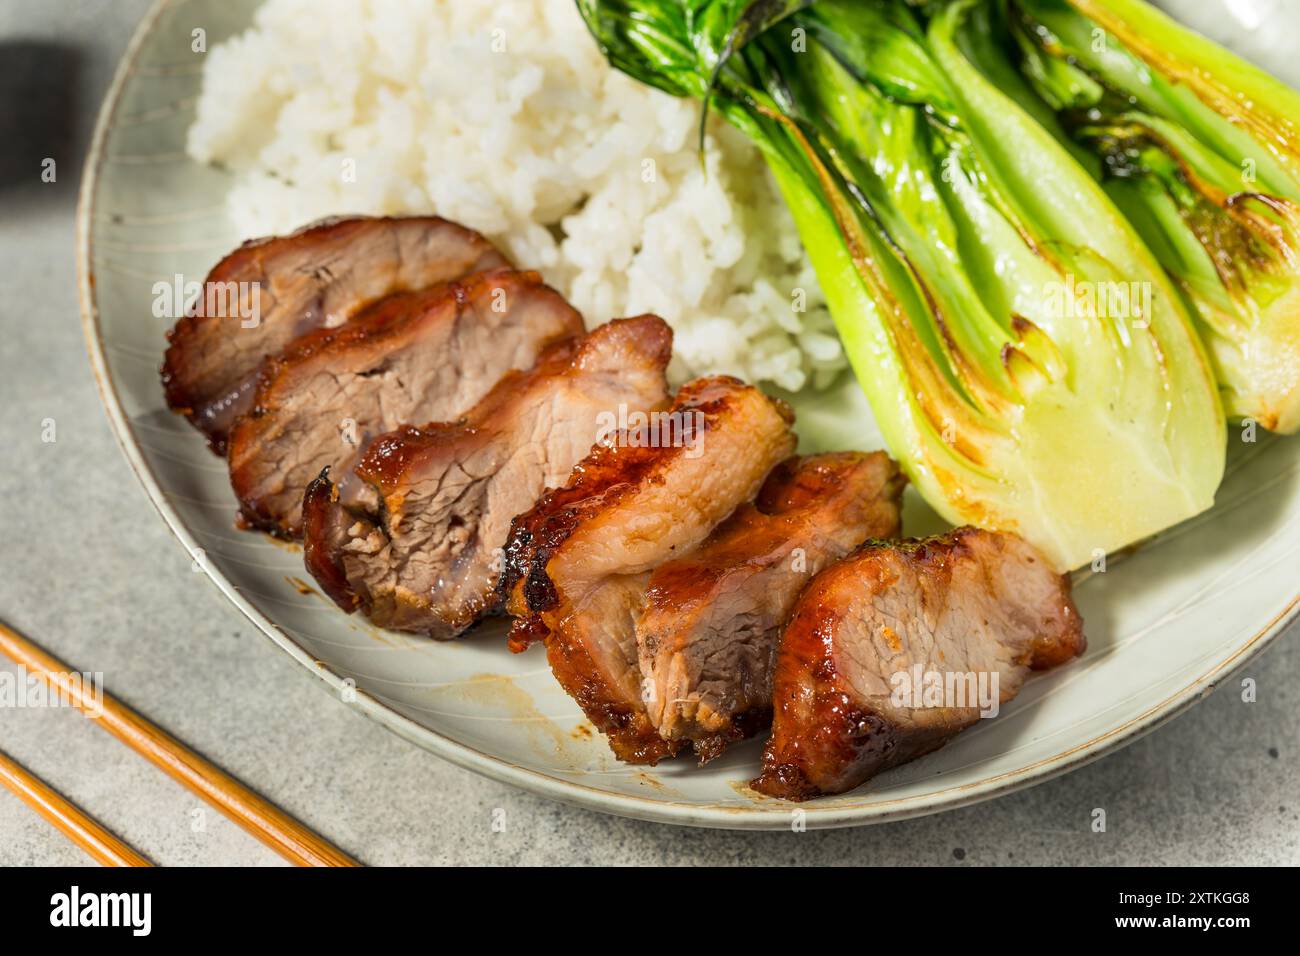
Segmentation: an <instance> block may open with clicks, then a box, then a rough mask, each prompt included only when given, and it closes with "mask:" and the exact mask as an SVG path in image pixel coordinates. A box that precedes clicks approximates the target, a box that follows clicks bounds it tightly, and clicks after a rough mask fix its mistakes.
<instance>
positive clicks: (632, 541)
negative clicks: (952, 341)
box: [502, 377, 795, 764]
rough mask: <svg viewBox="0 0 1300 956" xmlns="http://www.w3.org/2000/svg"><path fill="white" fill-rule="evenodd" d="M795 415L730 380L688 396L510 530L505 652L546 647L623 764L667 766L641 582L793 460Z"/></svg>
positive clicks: (638, 425)
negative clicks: (653, 697) (644, 645)
mask: <svg viewBox="0 0 1300 956" xmlns="http://www.w3.org/2000/svg"><path fill="white" fill-rule="evenodd" d="M791 421H792V415H791V413H790V411H789V409H788V408H786V407H785V406H784V405H783V404H781V403H779V402H776V401H773V400H772V399H769V398H767V397H765V396H764V395H763V394H762V393H761V392H759V391H758V390H757V389H755V388H753V387H752V386H748V385H745V384H743V383H741V382H739V381H737V380H736V379H733V378H727V377H716V378H707V379H701V380H698V381H696V382H693V383H690V384H688V385H686V386H685V387H683V388H682V390H681V392H679V393H678V396H677V399H676V401H675V402H674V403H673V406H672V408H671V409H670V410H669V414H668V415H667V416H657V417H656V418H654V419H652V420H650V421H647V422H629V423H628V424H629V427H628V428H626V429H623V430H621V431H620V432H619V433H618V434H617V435H615V436H613V437H612V438H611V440H609V441H608V442H606V443H604V444H602V445H600V446H598V447H597V448H595V449H594V450H593V451H592V453H591V454H590V455H589V456H587V458H585V459H584V460H583V461H581V462H579V463H578V465H577V466H576V467H575V468H574V470H573V474H572V476H571V477H570V479H569V481H568V483H567V484H566V485H565V486H564V487H562V488H558V489H555V490H553V491H549V492H547V493H546V494H545V495H543V496H542V498H541V499H540V500H539V501H538V503H537V504H536V506H534V507H533V508H532V509H531V510H530V511H528V512H525V513H524V514H522V515H520V516H519V517H518V518H516V519H515V521H514V524H513V526H512V529H511V533H510V538H509V542H508V544H507V545H506V555H505V557H506V567H505V574H504V575H503V578H502V590H503V593H504V594H506V595H507V598H508V602H509V603H508V608H509V611H510V613H512V614H514V615H516V617H517V618H519V620H518V621H516V624H515V627H514V629H513V630H512V632H511V633H512V647H513V648H514V649H516V650H521V649H523V647H525V646H527V643H528V642H529V641H532V640H537V639H544V640H545V641H546V646H547V657H548V659H549V661H550V663H551V667H552V670H553V671H554V672H555V676H556V678H557V679H558V680H559V682H560V684H561V685H562V686H563V687H564V689H565V690H566V691H568V693H569V694H570V696H572V697H573V698H574V699H575V700H577V701H578V703H579V704H580V705H581V706H582V708H583V710H584V711H585V712H586V714H587V716H588V718H589V719H590V720H591V721H592V722H593V723H594V724H595V725H596V726H597V727H598V728H599V729H600V730H601V731H603V732H604V733H605V734H606V735H607V737H608V738H609V743H610V747H611V749H612V750H613V751H614V753H615V754H616V755H617V756H618V757H619V758H621V759H623V760H626V761H629V762H633V763H650V764H653V763H655V762H657V761H658V760H660V759H662V758H663V757H666V756H669V755H671V754H672V753H675V752H676V751H677V750H678V749H679V747H680V744H679V743H674V742H671V741H666V740H664V739H663V738H662V737H661V736H660V735H659V733H658V731H657V730H656V728H655V726H654V723H653V722H652V721H651V720H650V718H649V715H648V714H647V711H646V707H645V703H644V701H643V697H642V694H643V688H642V681H641V675H640V670H639V665H638V662H637V647H636V630H635V625H636V620H637V618H638V617H639V616H640V613H641V611H642V609H643V608H644V604H645V586H646V584H647V582H648V580H649V576H650V572H651V571H653V570H654V569H655V568H656V567H658V566H659V565H660V564H662V563H664V562H665V561H667V560H669V559H671V558H673V557H675V556H677V555H681V554H686V553H688V552H689V551H690V550H691V549H693V548H695V547H696V546H698V545H699V544H700V543H701V542H702V541H704V539H705V538H707V537H708V535H709V533H710V532H711V531H712V530H713V528H714V527H715V526H717V524H718V523H719V522H721V521H722V520H723V519H725V518H726V517H727V516H728V515H729V514H730V513H731V512H732V511H734V510H735V509H736V507H738V506H739V505H741V504H743V503H744V502H746V501H749V500H750V499H752V498H753V497H754V495H755V494H756V493H757V491H758V489H759V487H760V486H761V484H762V481H763V479H764V477H765V476H766V475H767V473H768V471H769V470H771V468H772V467H773V466H774V465H776V464H777V463H778V462H779V461H781V460H782V459H784V458H786V457H787V456H788V455H789V454H790V453H791V452H792V451H793V450H794V444H795V439H794V435H793V433H792V432H791V431H790V427H789V426H790V422H791Z"/></svg>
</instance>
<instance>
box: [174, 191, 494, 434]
mask: <svg viewBox="0 0 1300 956" xmlns="http://www.w3.org/2000/svg"><path fill="white" fill-rule="evenodd" d="M507 265H509V263H508V262H506V260H505V258H504V257H503V256H502V255H501V254H500V253H499V252H497V251H496V249H494V248H493V247H492V245H491V244H490V243H489V242H488V241H487V240H486V239H484V238H483V237H482V236H480V235H479V234H478V233H476V232H473V231H472V230H469V229H466V228H464V227H462V226H458V225H456V224H455V223H452V222H448V221H446V220H445V219H438V218H437V217H433V216H422V217H410V218H397V219H372V218H366V217H359V218H347V219H330V220H325V221H323V222H318V223H315V224H313V225H310V226H307V227H305V228H303V229H300V230H299V231H297V232H295V233H293V234H292V235H288V236H277V237H273V238H268V239H256V240H253V241H252V242H246V243H244V244H243V245H242V246H240V247H239V248H238V249H236V250H235V251H234V252H232V253H231V254H230V255H228V256H226V258H224V259H222V260H221V261H220V262H219V263H217V265H216V267H215V268H214V269H213V270H212V271H211V272H210V273H209V274H208V277H207V279H206V280H205V281H204V285H203V294H202V295H201V296H200V297H199V301H198V302H197V303H196V305H195V307H194V308H193V310H192V312H193V314H190V315H185V316H182V317H181V319H180V320H179V321H178V322H177V323H176V325H175V327H173V328H172V330H171V331H170V332H169V333H168V334H167V339H168V342H169V343H170V344H169V346H168V349H167V355H166V359H165V360H164V362H163V367H162V379H163V386H164V388H165V390H166V395H167V404H168V406H170V407H171V408H172V410H174V411H177V412H181V413H183V414H184V415H185V416H186V417H187V418H189V420H190V421H191V422H192V423H193V424H194V425H195V427H197V428H198V429H199V430H200V431H202V432H203V433H204V434H205V435H206V436H207V437H208V443H209V445H211V447H212V449H213V451H215V452H217V453H218V454H224V452H225V443H226V435H227V432H228V431H229V429H230V426H231V425H232V424H233V423H234V421H235V419H236V418H238V417H239V416H240V415H242V414H244V413H245V412H246V411H247V410H248V409H249V407H250V406H251V403H252V397H253V394H252V393H253V389H254V387H255V385H256V382H257V373H258V369H259V368H260V367H261V365H262V362H263V360H264V359H266V358H268V357H270V356H272V355H275V354H277V353H278V352H280V350H281V349H283V348H284V347H285V346H287V345H288V344H289V343H290V342H291V341H292V340H293V339H295V338H297V337H298V336H299V335H302V334H304V333H306V332H309V331H311V330H312V329H316V328H321V327H326V328H330V327H333V326H337V325H340V324H341V323H343V322H344V321H346V320H347V319H348V318H350V317H351V316H353V315H355V314H356V313H357V312H359V311H360V310H361V309H362V308H363V307H365V306H366V305H368V304H370V303H371V302H374V301H376V300H378V299H381V298H384V297H385V296H388V295H392V294H394V293H398V292H411V291H415V290H417V289H424V288H427V287H429V286H432V285H437V284H438V283H441V282H447V281H450V280H452V279H459V278H462V277H464V276H468V275H472V274H473V273H475V272H481V271H483V270H485V269H498V268H502V267H504V266H507Z"/></svg>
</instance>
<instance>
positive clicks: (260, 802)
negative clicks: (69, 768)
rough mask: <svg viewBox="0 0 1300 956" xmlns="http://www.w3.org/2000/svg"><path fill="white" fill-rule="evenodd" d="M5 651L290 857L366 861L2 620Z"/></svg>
mask: <svg viewBox="0 0 1300 956" xmlns="http://www.w3.org/2000/svg"><path fill="white" fill-rule="evenodd" d="M0 653H3V654H4V655H5V656H6V657H8V658H9V659H11V660H12V661H14V662H15V663H17V664H21V665H22V666H23V667H25V668H26V669H27V671H28V673H29V674H35V675H36V676H37V677H39V678H40V679H41V680H43V681H44V682H45V683H46V684H47V685H49V686H50V687H52V688H58V690H59V691H61V692H62V694H63V695H64V699H66V700H67V701H68V702H70V703H71V704H72V705H73V706H75V707H77V708H78V709H79V710H82V711H86V712H88V713H90V714H92V715H95V722H96V723H98V724H99V726H100V727H102V728H103V729H104V730H106V731H108V732H109V733H110V734H112V735H113V736H114V737H116V738H117V739H118V740H120V741H122V742H123V743H124V744H126V745H127V746H128V747H130V748H131V749H132V750H135V751H136V752H137V753H139V754H142V755H143V756H145V757H146V758H148V759H149V760H150V761H152V762H153V764H154V765H155V766H157V767H159V768H160V769H161V770H162V771H163V772H164V773H166V774H167V775H168V776H169V777H171V778H172V779H174V780H177V781H179V782H180V783H181V784H183V785H184V786H186V787H188V788H189V789H190V790H192V791H193V792H194V793H196V794H198V795H199V796H200V797H202V798H203V799H204V800H206V801H207V802H208V803H210V804H212V806H214V807H216V808H217V809H218V810H220V811H221V812H222V813H224V814H225V815H226V816H228V817H229V818H230V819H231V820H233V821H235V822H236V823H238V824H239V825H240V826H241V827H243V828H244V829H245V830H247V831H248V832H249V833H251V834H252V835H253V836H255V837H257V838H258V839H259V840H261V841H262V842H263V843H265V844H266V845H267V846H269V847H270V848H271V849H273V850H275V851H276V852H277V853H279V854H280V855H281V856H283V857H285V858H286V859H288V860H291V861H292V862H294V863H296V864H298V865H299V866H360V865H361V864H359V863H358V862H357V861H356V860H354V859H353V858H352V857H350V856H348V855H347V854H346V853H344V852H343V851H342V850H340V849H339V848H338V847H336V846H334V845H333V844H332V843H330V842H329V841H327V840H326V839H325V838H324V837H321V836H319V835H317V834H316V833H313V832H312V831H311V830H309V829H308V828H307V827H305V826H303V824H301V823H299V822H298V821H297V820H295V819H294V818H293V817H291V816H289V815H288V814H287V813H285V812H284V811H283V810H281V809H280V808H279V807H277V806H275V804H273V803H271V802H269V801H267V800H266V799H264V798H263V797H260V796H258V795H257V794H256V793H254V792H253V791H252V790H249V789H248V788H247V787H245V786H244V785H243V784H242V783H240V782H239V781H238V780H236V779H235V778H234V777H232V776H230V774H228V773H226V772H225V771H224V770H222V769H221V768H220V767H217V766H216V765H215V764H212V763H210V762H209V761H207V760H205V759H204V758H203V757H201V756H199V755H198V754H197V753H195V752H194V751H193V750H191V749H190V748H189V747H187V746H185V744H183V743H181V742H180V741H179V740H177V739H176V738H175V737H173V736H172V735H171V734H169V733H167V731H165V730H163V729H162V728H161V727H159V726H158V725H157V724H154V723H153V722H151V721H149V720H148V719H146V718H144V717H142V716H140V715H139V714H137V713H136V712H135V711H133V710H131V708H129V707H127V706H126V705H125V704H123V703H122V702H121V701H119V700H117V699H116V698H114V697H112V696H111V695H110V694H109V693H108V692H107V691H104V692H102V700H99V699H95V698H93V697H92V696H91V695H90V694H88V693H87V690H86V687H85V686H84V682H83V681H73V680H70V679H69V678H70V675H71V674H73V673H75V672H73V671H72V670H71V668H69V667H68V666H67V665H66V664H64V663H63V662H62V661H60V660H58V658H55V657H53V656H51V655H50V654H47V653H46V652H45V651H43V650H41V649H40V648H39V647H37V646H36V645H35V644H33V643H32V642H31V641H29V640H28V639H27V638H25V637H23V636H22V635H21V634H19V633H18V632H17V631H15V630H14V629H13V628H11V627H9V626H8V625H7V624H5V623H4V622H2V621H0Z"/></svg>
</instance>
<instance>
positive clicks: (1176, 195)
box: [963, 0, 1300, 432]
mask: <svg viewBox="0 0 1300 956" xmlns="http://www.w3.org/2000/svg"><path fill="white" fill-rule="evenodd" d="M1008 38H1010V41H1011V42H1008ZM963 39H964V45H965V47H966V49H967V50H968V51H970V52H971V54H972V56H973V58H974V59H975V60H976V61H977V62H978V63H979V64H980V66H981V69H983V70H984V71H985V73H986V74H987V75H988V76H989V77H990V78H991V79H993V80H994V81H995V82H997V83H998V84H999V85H1000V86H1001V87H1002V88H1003V89H1004V90H1006V91H1009V92H1012V93H1013V95H1015V96H1016V98H1017V100H1018V101H1019V102H1021V104H1022V105H1024V106H1025V107H1026V108H1027V109H1030V110H1034V111H1038V112H1039V115H1040V117H1041V118H1042V121H1043V122H1044V123H1046V124H1047V125H1048V127H1049V128H1051V129H1053V130H1054V131H1056V132H1057V133H1058V135H1060V136H1061V137H1062V139H1064V140H1065V141H1066V142H1067V143H1068V144H1069V145H1070V146H1071V147H1072V148H1073V149H1074V151H1075V153H1076V155H1077V156H1078V157H1079V158H1080V159H1081V160H1082V162H1083V163H1084V164H1085V165H1086V166H1087V167H1088V168H1090V169H1091V170H1092V171H1093V173H1094V174H1095V175H1096V176H1097V177H1098V178H1099V179H1100V180H1102V181H1103V183H1104V184H1105V187H1106V190H1107V192H1108V193H1109V194H1110V195H1111V197H1112V199H1114V200H1115V202H1116V204H1117V205H1118V206H1119V207H1120V209H1121V210H1122V211H1123V212H1124V214H1125V215H1126V216H1127V217H1128V218H1129V220H1130V221H1131V222H1132V223H1133V224H1134V225H1135V226H1136V227H1137V229H1138V231H1139V232H1140V233H1141V234H1142V236H1143V238H1145V240H1146V241H1147V243H1148V245H1149V246H1150V247H1151V249H1152V250H1153V251H1154V252H1155V254H1156V255H1157V257H1158V258H1159V260H1160V262H1161V263H1162V264H1163V265H1164V267H1165V268H1166V269H1167V270H1168V271H1169V273H1170V275H1171V276H1172V277H1173V278H1174V279H1175V281H1176V282H1177V283H1178V285H1179V286H1180V288H1181V290H1182V292H1183V293H1184V294H1185V295H1186V297H1187V299H1188V300H1189V302H1190V303H1191V304H1192V306H1193V309H1194V312H1195V314H1196V316H1197V317H1198V319H1199V321H1200V329H1201V334H1202V337H1203V339H1204V341H1205V343H1206V345H1207V346H1208V348H1209V351H1210V355H1211V358H1212V359H1213V362H1214V366H1215V370H1216V372H1217V374H1218V377H1219V381H1220V384H1221V386H1222V388H1223V400H1224V404H1225V406H1226V408H1227V411H1228V413H1229V414H1230V415H1232V416H1234V417H1239V418H1249V419H1253V420H1255V421H1258V422H1259V424H1261V425H1262V426H1264V427H1265V428H1270V429H1273V430H1274V431H1281V432H1295V431H1297V430H1298V429H1300V96H1298V95H1297V94H1296V93H1295V92H1293V91H1292V90H1291V89H1289V88H1288V87H1286V86H1284V85H1283V84H1282V83H1279V82H1278V81H1276V80H1274V79H1273V78H1272V77H1270V76H1268V75H1267V74H1265V73H1263V72H1262V71H1260V70H1257V69H1255V68H1254V67H1252V66H1250V65H1249V64H1247V63H1245V62H1243V61H1242V60H1240V59H1238V58H1237V57H1235V56H1233V55H1232V54H1231V53H1229V52H1228V51H1226V50H1223V49H1221V48H1220V47H1217V46H1215V45H1214V44H1213V43H1210V42H1209V41H1207V40H1205V39H1203V38H1201V37H1200V36H1198V35H1196V34H1194V33H1192V32H1191V31H1189V30H1186V29H1184V28H1182V27H1180V26H1179V25H1178V24H1176V23H1175V22H1174V21H1172V20H1170V19H1169V18H1168V17H1166V16H1165V15H1164V14H1162V13H1160V12H1159V11H1157V10H1155V9H1154V8H1152V7H1150V6H1148V5H1147V4H1146V3H1144V2H1142V0H987V2H986V4H985V7H984V8H983V9H981V10H978V11H973V15H972V16H971V17H970V26H969V29H968V30H967V31H965V34H964V37H963ZM1044 113H1045V114H1046V115H1045V116H1043V114H1044Z"/></svg>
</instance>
